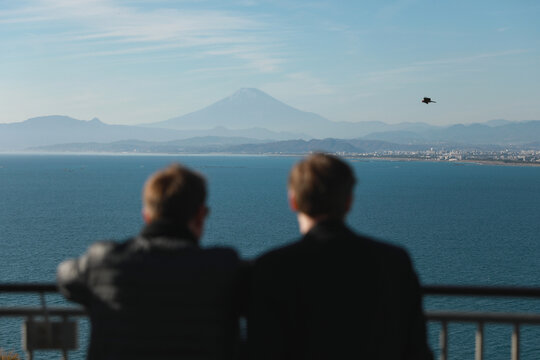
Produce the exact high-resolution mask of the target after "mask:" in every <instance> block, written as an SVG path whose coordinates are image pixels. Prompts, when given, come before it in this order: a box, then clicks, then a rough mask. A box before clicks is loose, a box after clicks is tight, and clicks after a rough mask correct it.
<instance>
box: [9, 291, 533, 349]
mask: <svg viewBox="0 0 540 360" xmlns="http://www.w3.org/2000/svg"><path fill="white" fill-rule="evenodd" d="M56 292H58V289H57V287H56V285H55V284H51V283H48V284H43V283H40V284H0V293H34V294H35V293H37V294H39V295H40V296H41V299H42V307H2V306H0V317H22V318H26V319H27V322H28V321H29V322H30V323H31V322H32V320H33V319H34V318H36V317H44V318H45V319H46V321H47V322H48V321H49V320H48V318H49V317H60V318H62V319H63V321H67V319H68V318H71V317H84V316H86V315H87V314H86V312H85V310H84V309H83V308H81V307H71V306H70V307H67V306H66V307H47V306H46V305H45V298H44V294H45V293H56ZM422 293H423V294H424V296H445V297H448V296H456V297H466V296H477V297H478V296H479V297H488V298H491V297H517V298H532V299H540V288H532V287H502V286H494V287H492V286H489V287H488V286H440V285H427V286H423V287H422ZM425 314H426V318H427V321H429V322H437V323H440V325H441V329H440V334H439V338H440V347H439V351H440V360H447V359H448V324H449V323H475V324H477V329H476V343H475V360H483V359H484V325H485V324H487V323H499V324H500V323H503V324H509V325H511V326H512V328H513V331H512V337H511V360H519V358H520V327H521V326H522V325H540V314H536V313H517V312H504V313H503V312H481V311H473V312H471V311H469V312H467V311H433V310H428V311H426V313H425ZM27 335H28V334H23V336H27ZM60 343H62V342H60ZM51 348H54V347H48V349H51ZM38 349H39V347H35V346H34V347H33V348H32V347H31V348H30V349H26V350H27V356H28V359H32V351H33V350H38ZM56 349H58V350H63V358H64V359H67V351H66V349H65V348H64V349H61V348H60V347H58V348H56ZM539 356H540V354H539Z"/></svg>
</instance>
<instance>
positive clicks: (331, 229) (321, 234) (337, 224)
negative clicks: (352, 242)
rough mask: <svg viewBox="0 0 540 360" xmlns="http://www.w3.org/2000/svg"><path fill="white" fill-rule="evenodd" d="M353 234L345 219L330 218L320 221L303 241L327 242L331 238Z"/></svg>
mask: <svg viewBox="0 0 540 360" xmlns="http://www.w3.org/2000/svg"><path fill="white" fill-rule="evenodd" d="M351 235H353V232H352V231H351V230H350V229H349V228H348V227H347V225H346V224H345V222H344V221H343V220H336V219H328V220H323V221H320V222H318V223H317V224H316V225H315V226H314V227H312V228H311V229H310V230H309V231H308V232H307V234H305V235H304V237H303V238H302V240H303V241H318V242H326V241H328V240H330V239H336V238H346V237H349V236H351Z"/></svg>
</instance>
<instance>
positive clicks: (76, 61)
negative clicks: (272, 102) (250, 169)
mask: <svg viewBox="0 0 540 360" xmlns="http://www.w3.org/2000/svg"><path fill="white" fill-rule="evenodd" d="M539 15H540V4H538V3H537V2H534V1H525V0H523V1H518V2H514V3H508V2H506V1H502V0H500V1H499V0H497V1H490V2H487V1H479V2H466V1H461V0H460V1H455V2H451V3H448V4H445V3H433V2H429V1H427V0H418V1H394V2H385V3H384V4H381V3H380V2H377V1H366V2H358V3H357V2H352V1H347V2H339V3H334V2H330V1H328V2H327V1H319V2H303V3H301V4H290V3H289V2H285V1H279V0H276V1H263V0H242V1H228V2H227V3H226V4H224V3H223V2H217V1H210V0H209V1H181V2H170V1H166V0H164V1H146V0H135V1H123V0H78V1H74V0H23V1H14V0H8V1H4V2H2V4H1V5H0V74H1V78H2V82H1V83H0V107H1V109H2V113H1V115H0V123H12V122H21V121H24V120H26V119H29V118H33V117H39V116H44V115H52V114H61V115H67V116H70V117H73V118H78V119H92V118H94V117H97V118H99V119H100V120H101V121H103V122H105V123H107V124H125V125H137V124H141V123H153V122H159V121H164V120H167V119H171V118H175V117H179V116H182V115H186V114H188V113H191V112H194V111H197V110H200V109H202V108H204V107H206V106H208V105H209V104H212V103H214V102H216V101H219V100H221V99H223V98H225V97H227V96H230V95H231V94H233V93H234V92H235V91H237V90H238V89H240V88H258V89H260V90H262V91H264V92H266V93H268V94H269V95H271V96H272V97H274V98H276V99H278V100H279V101H282V102H284V103H287V104H289V105H290V106H292V107H294V108H297V109H300V110H302V111H307V112H313V113H316V114H318V115H320V116H322V117H324V118H327V119H329V120H331V121H336V122H338V121H347V122H363V121H382V122H385V123H388V124H396V123H401V122H425V123H428V124H430V125H451V124H456V123H463V124H468V123H476V122H480V123H481V122H486V121H489V120H493V119H506V120H509V121H525V120H538V119H540V103H539V102H538V100H537V99H538V98H540V87H539V86H538V83H540V69H539V68H538V64H539V63H540V51H539V50H540V46H539V45H540V44H539V43H540V36H539V35H540V29H539V28H538V26H537V25H534V24H535V23H536V22H537V19H538V16H539ZM424 96H429V97H431V98H433V100H435V101H437V103H436V104H430V105H425V104H422V103H421V102H420V100H421V98H422V97H424Z"/></svg>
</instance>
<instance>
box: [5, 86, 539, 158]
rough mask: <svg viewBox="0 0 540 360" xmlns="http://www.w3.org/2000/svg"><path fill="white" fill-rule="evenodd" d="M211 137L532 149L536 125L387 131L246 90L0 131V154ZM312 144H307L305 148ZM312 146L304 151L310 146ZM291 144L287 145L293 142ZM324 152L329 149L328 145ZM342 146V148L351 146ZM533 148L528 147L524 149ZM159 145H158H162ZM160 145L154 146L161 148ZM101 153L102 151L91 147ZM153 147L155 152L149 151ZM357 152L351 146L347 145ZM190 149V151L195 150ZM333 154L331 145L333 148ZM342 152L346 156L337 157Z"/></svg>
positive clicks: (414, 125) (393, 127)
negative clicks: (128, 121)
mask: <svg viewBox="0 0 540 360" xmlns="http://www.w3.org/2000/svg"><path fill="white" fill-rule="evenodd" d="M209 136H213V137H216V139H219V142H220V143H219V144H214V145H216V146H218V147H220V146H221V147H222V145H223V146H225V145H231V146H232V144H230V143H229V142H228V141H226V140H225V139H226V138H243V139H245V143H244V144H239V143H236V144H234V146H240V145H253V144H255V145H259V146H260V142H261V140H262V141H264V142H266V143H270V142H272V143H279V142H280V141H281V142H282V143H281V145H282V146H286V145H287V144H289V143H285V142H283V141H288V140H303V141H309V140H312V139H329V138H332V139H347V140H349V141H348V142H347V144H349V145H351V144H352V143H353V142H354V141H353V140H364V141H367V140H371V141H381V142H384V143H386V144H399V145H414V146H416V145H419V146H424V145H431V146H439V145H442V146H448V145H449V144H452V146H458V147H459V146H461V147H464V146H465V147H466V146H467V145H486V146H491V145H493V146H521V147H526V146H533V147H534V146H536V145H535V144H537V143H538V141H539V139H540V121H538V120H531V121H522V122H510V121H508V120H503V119H496V120H491V121H488V122H486V123H477V124H468V125H463V124H455V125H451V126H445V127H443V126H433V125H430V124H426V123H420V122H410V123H400V124H386V123H382V122H377V121H364V122H357V123H352V122H333V121H330V120H328V119H325V118H323V117H322V116H319V115H317V114H314V113H310V112H305V111H301V110H298V109H295V108H293V107H291V106H289V105H287V104H284V103H283V102H281V101H279V100H277V99H275V98H273V97H271V96H270V95H268V94H266V93H264V92H262V91H261V90H258V89H252V88H244V89H240V90H239V91H237V92H236V93H234V94H233V95H231V96H229V97H226V98H224V99H222V100H220V101H217V102H215V103H213V104H211V105H209V106H207V107H205V108H203V109H201V110H199V111H195V112H192V113H189V114H186V115H184V116H180V117H176V118H173V119H169V120H165V121H162V122H157V123H153V124H145V125H144V126H142V125H139V126H129V125H109V124H105V123H103V122H101V121H100V120H99V119H97V118H94V119H92V120H88V121H85V120H77V119H74V118H71V117H68V116H60V115H53V116H42V117H37V118H31V119H28V120H26V121H23V122H20V123H8V124H0V151H20V150H24V149H26V148H30V147H32V148H34V149H35V148H42V147H47V146H51V145H58V144H68V143H69V144H71V146H73V144H79V145H80V146H82V145H81V144H84V143H95V144H104V143H113V142H121V141H126V140H130V141H142V142H153V143H159V142H171V141H176V140H182V139H188V138H198V139H199V140H200V139H203V138H207V137H209ZM308 143H309V142H308ZM314 143H316V142H311V143H309V144H314ZM290 144H292V143H290ZM326 144H327V145H329V146H330V144H329V143H328V141H327V142H326ZM343 144H344V143H343V142H341V143H340V146H344V148H346V147H347V146H348V145H343ZM528 144H530V145H528ZM162 145H163V144H162ZM162 145H158V146H157V147H159V148H162V147H163V146H164V145H163V146H162ZM96 146H98V147H102V145H96ZM152 146H154V145H152ZM351 146H354V145H351ZM192 148H193V147H192ZM330 148H332V146H330ZM342 151H345V150H342Z"/></svg>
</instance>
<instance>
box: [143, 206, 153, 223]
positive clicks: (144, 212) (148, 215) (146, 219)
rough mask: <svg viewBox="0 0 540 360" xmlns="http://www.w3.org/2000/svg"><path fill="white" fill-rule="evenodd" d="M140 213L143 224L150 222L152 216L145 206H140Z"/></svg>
mask: <svg viewBox="0 0 540 360" xmlns="http://www.w3.org/2000/svg"><path fill="white" fill-rule="evenodd" d="M141 215H142V218H143V220H144V223H145V224H150V223H151V222H152V217H151V216H150V214H148V211H147V210H146V209H145V208H142V210H141Z"/></svg>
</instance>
